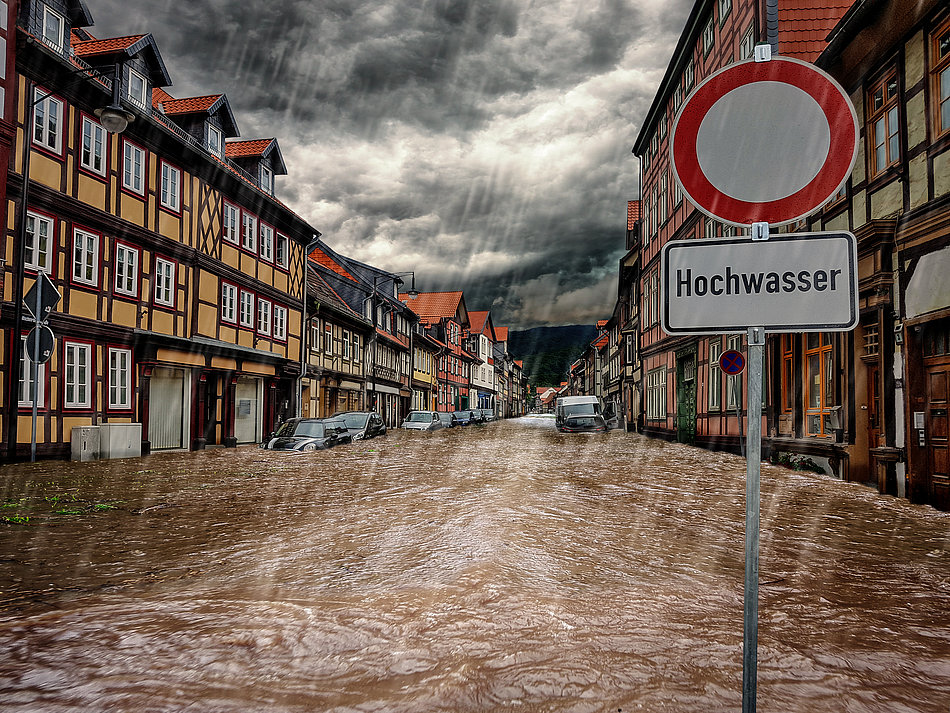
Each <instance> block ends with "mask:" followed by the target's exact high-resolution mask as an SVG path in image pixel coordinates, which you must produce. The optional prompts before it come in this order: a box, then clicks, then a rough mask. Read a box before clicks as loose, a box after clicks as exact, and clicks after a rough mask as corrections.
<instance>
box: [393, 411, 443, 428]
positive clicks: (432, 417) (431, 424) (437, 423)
mask: <svg viewBox="0 0 950 713" xmlns="http://www.w3.org/2000/svg"><path fill="white" fill-rule="evenodd" d="M402 427H403V428H406V429H408V430H410V431H438V430H439V429H442V428H445V426H443V425H442V419H441V418H439V412H438V411H410V412H409V415H408V416H406V420H405V421H403V422H402Z"/></svg>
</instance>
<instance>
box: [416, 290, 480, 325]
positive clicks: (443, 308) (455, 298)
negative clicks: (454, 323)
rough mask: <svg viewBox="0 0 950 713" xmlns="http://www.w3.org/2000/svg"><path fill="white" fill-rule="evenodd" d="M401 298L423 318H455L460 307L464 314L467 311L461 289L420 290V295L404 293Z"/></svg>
mask: <svg viewBox="0 0 950 713" xmlns="http://www.w3.org/2000/svg"><path fill="white" fill-rule="evenodd" d="M399 299H400V300H401V301H403V302H405V303H406V304H407V305H408V306H409V309H411V310H412V311H413V312H415V313H416V314H417V315H419V316H420V317H422V318H423V319H455V318H456V316H457V315H458V314H459V311H460V309H461V310H462V312H463V314H464V313H465V308H464V304H463V302H462V292H461V290H459V291H456V292H420V293H419V295H418V297H415V298H412V297H409V295H408V294H405V293H403V294H400V295H399ZM469 314H471V313H469Z"/></svg>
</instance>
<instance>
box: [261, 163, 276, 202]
mask: <svg viewBox="0 0 950 713" xmlns="http://www.w3.org/2000/svg"><path fill="white" fill-rule="evenodd" d="M261 190H263V191H265V192H267V193H270V194H271V195H274V172H273V171H271V170H270V166H265V165H264V164H261Z"/></svg>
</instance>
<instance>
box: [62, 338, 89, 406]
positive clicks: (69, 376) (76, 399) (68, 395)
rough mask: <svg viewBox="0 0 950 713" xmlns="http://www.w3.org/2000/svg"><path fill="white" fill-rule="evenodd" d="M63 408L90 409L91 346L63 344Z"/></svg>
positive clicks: (76, 343)
mask: <svg viewBox="0 0 950 713" xmlns="http://www.w3.org/2000/svg"><path fill="white" fill-rule="evenodd" d="M63 362H64V363H63V408H70V409H74V408H83V409H87V408H91V407H92V373H93V372H92V345H91V344H85V343H83V342H65V343H64V344H63Z"/></svg>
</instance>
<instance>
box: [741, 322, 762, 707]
mask: <svg viewBox="0 0 950 713" xmlns="http://www.w3.org/2000/svg"><path fill="white" fill-rule="evenodd" d="M764 351H765V328H764V327H750V328H749V368H748V370H747V371H746V374H747V376H746V386H747V393H748V395H749V401H748V415H749V416H748V421H749V427H748V429H747V432H748V437H747V443H746V476H745V477H746V480H745V500H746V510H745V596H744V602H743V603H744V611H743V631H742V646H743V649H742V713H755V693H756V667H757V662H758V655H757V648H758V639H759V477H760V474H761V466H762V405H761V404H762V362H763V361H764V359H763V357H764Z"/></svg>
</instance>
